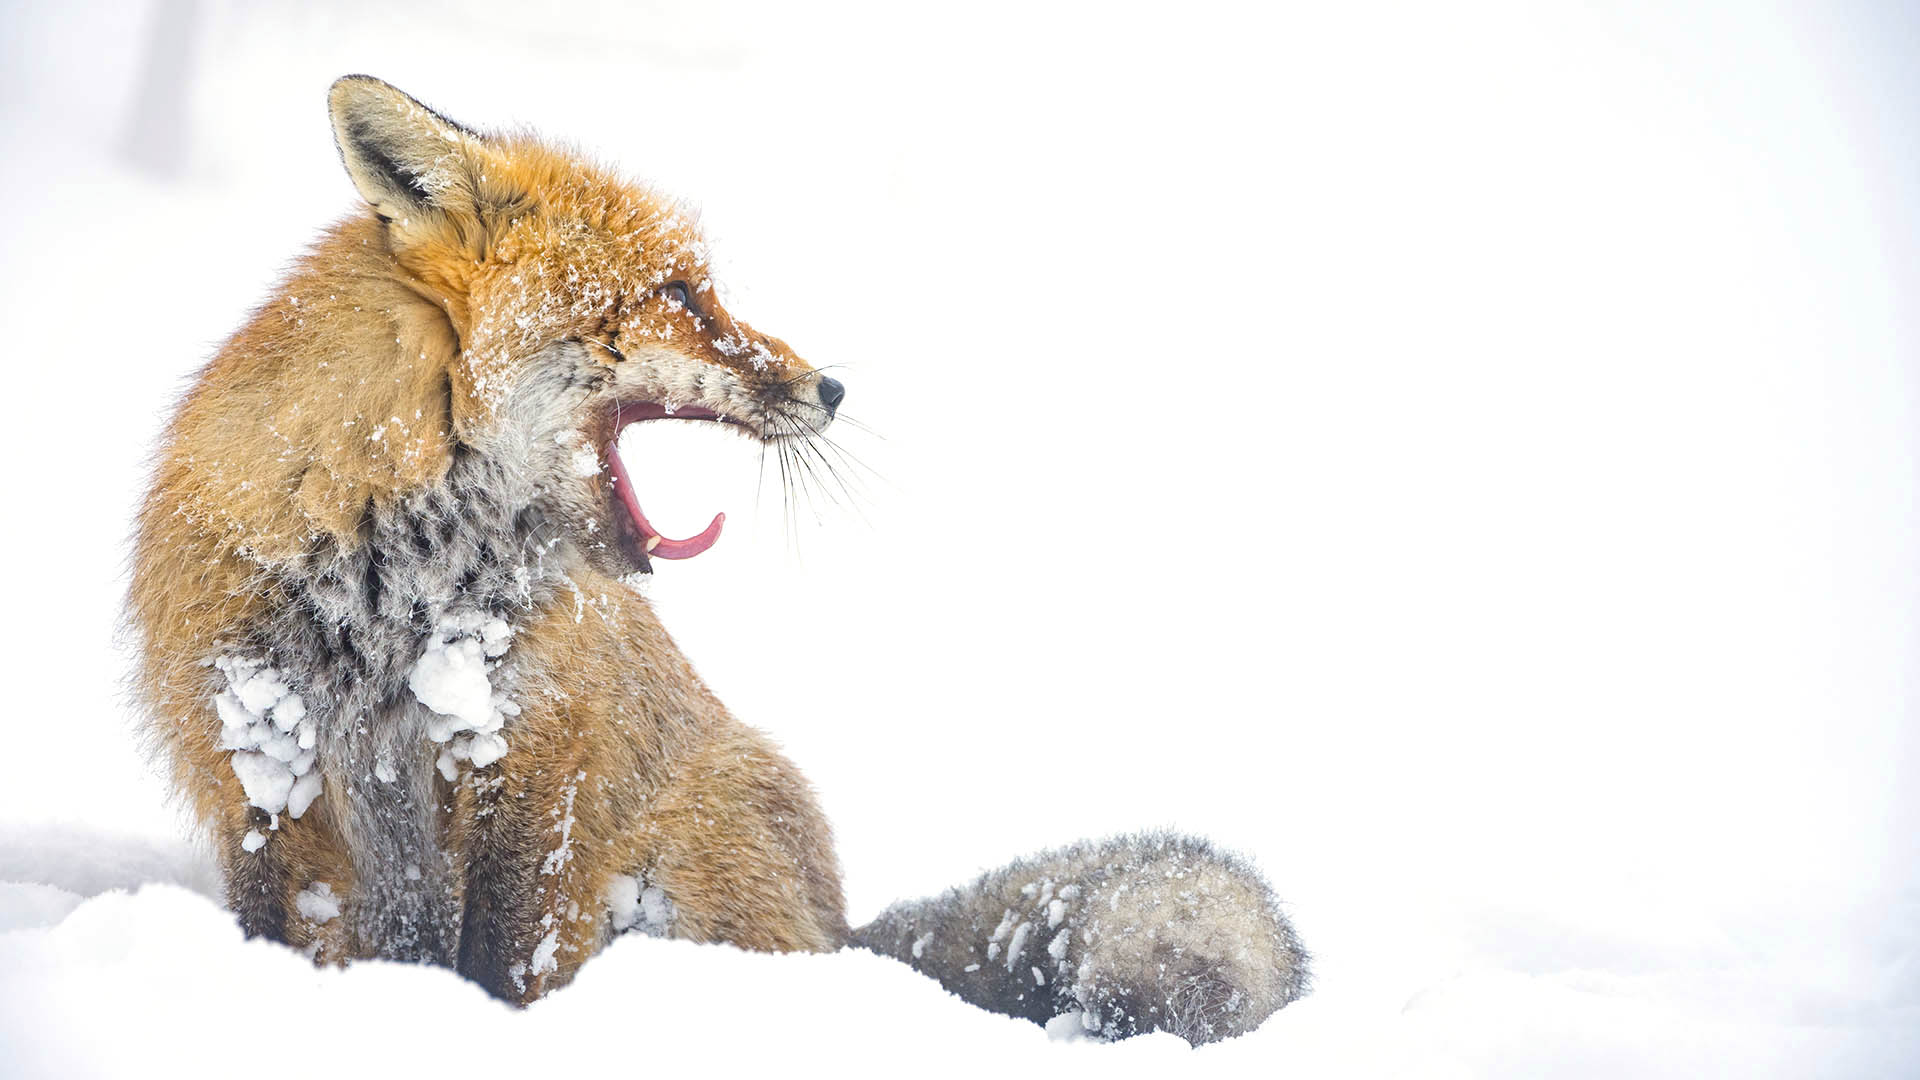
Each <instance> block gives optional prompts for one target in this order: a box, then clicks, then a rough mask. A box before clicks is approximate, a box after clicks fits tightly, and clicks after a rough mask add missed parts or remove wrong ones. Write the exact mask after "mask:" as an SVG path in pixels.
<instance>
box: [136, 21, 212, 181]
mask: <svg viewBox="0 0 1920 1080" xmlns="http://www.w3.org/2000/svg"><path fill="white" fill-rule="evenodd" d="M151 18H152V25H151V27H150V32H149V34H148V36H147V52H146V58H145V59H144V60H143V61H142V63H141V67H140V75H139V78H138V79H136V80H135V82H134V89H133V93H134V99H133V104H132V108H130V109H129V110H128V112H127V121H126V130H125V131H124V132H122V133H121V137H120V157H121V159H122V160H123V161H125V162H126V163H127V164H128V165H129V166H131V167H132V168H134V169H135V170H136V171H139V172H143V173H146V174H148V175H151V176H156V177H160V178H165V179H171V178H174V177H177V176H179V175H180V174H181V173H182V172H183V171H185V168H186V164H187V160H188V156H189V150H190V149H191V147H190V146H189V134H190V132H189V128H190V123H189V120H188V99H189V97H190V96H191V90H192V84H193V46H194V39H195V36H196V35H195V33H194V31H195V29H196V28H197V24H198V23H199V21H200V3H199V0H158V2H157V3H155V4H154V6H153V12H152V16H151Z"/></svg>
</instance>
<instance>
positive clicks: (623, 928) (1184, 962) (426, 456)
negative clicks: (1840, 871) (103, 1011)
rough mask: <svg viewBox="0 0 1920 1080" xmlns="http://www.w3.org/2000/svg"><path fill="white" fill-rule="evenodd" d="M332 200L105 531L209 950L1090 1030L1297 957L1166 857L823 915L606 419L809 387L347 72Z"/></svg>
mask: <svg viewBox="0 0 1920 1080" xmlns="http://www.w3.org/2000/svg"><path fill="white" fill-rule="evenodd" d="M328 104H329V108H330V113H331V118H332V124H333V134H334V138H335V140H336V142H337V144H338V147H339V151H340V158H341V160H342V162H343V163H344V164H345V166H346V171H347V175H348V176H349V177H350V178H351V180H352V182H353V185H354V187H355V188H356V189H357V190H358V192H359V194H360V196H361V197H362V198H363V199H364V200H365V202H366V207H365V209H363V210H361V211H359V212H356V213H354V214H352V215H350V216H349V217H347V218H345V219H344V220H342V221H341V222H339V223H338V224H336V225H335V226H333V227H332V228H331V229H329V230H328V231H327V232H326V233H325V234H324V235H323V236H322V237H321V239H320V240H319V242H318V243H317V244H316V245H315V246H314V248H313V249H312V250H311V251H310V252H309V253H308V254H307V255H306V256H305V257H304V258H302V259H301V260H300V261H299V263H298V264H297V265H296V266H295V267H294V268H293V270H292V271H291V273H290V275H289V276H288V278H287V279H286V280H285V282H284V283H283V284H282V285H281V286H280V287H279V288H278V289H277V290H275V292H274V294H273V295H272V297H271V298H270V299H269V300H268V301H267V302H266V303H265V304H264V305H262V306H261V307H260V308H259V309H258V310H257V311H255V312H254V313H253V315H252V317H251V318H250V319H249V320H248V321H247V323H246V324H245V325H244V326H243V327H242V328H241V329H240V330H239V332H237V333H236V334H235V335H234V336H233V338H232V339H231V340H229V341H228V342H227V343H226V344H225V345H224V346H223V347H222V348H221V349H220V351H219V353H218V354H217V355H216V356H215V357H214V358H213V360H212V362H211V363H209V364H208V365H207V366H206V368H205V369H204V370H203V371H202V372H201V373H200V375H199V378H198V382H197V383H196V385H195V386H194V387H193V389H192V390H191V391H190V392H189V393H188V394H187V396H186V397H185V399H184V400H183V401H182V402H181V404H180V406H179V409H178V411H177V413H176V415H175V416H174V418H173V420H172V423H171V425H170V426H169V427H168V429H167V433H166V437H165V446H164V450H163V452H162V454H161V455H160V459H159V462H158V464H157V467H156V469H155V472H154V477H153V483H152V488H151V491H150V492H149V494H148V496H147V498H146V501H145V504H144V506H143V508H142V511H141V516H140V521H139V530H138V538H137V547H136V550H135V553H134V559H133V582H132V589H131V594H130V597H129V608H130V614H131V618H132V623H133V626H134V628H135V631H136V633H137V635H138V643H139V648H140V666H139V669H138V689H139V694H140V697H141V699H142V703H143V705H144V712H145V732H146V734H147V736H148V737H149V739H150V740H151V742H152V744H153V747H154V749H155V750H156V752H157V754H158V755H159V757H160V759H161V760H162V762H163V764H164V767H165V768H166V769H167V770H168V772H169V775H170V777H171V780H172V784H173V786H174V788H175V789H176V790H177V792H178V793H179V794H180V796H181V797H182V798H183V799H184V800H185V801H186V802H187V804H188V805H189V807H190V808H191V810H192V811H193V813H194V815H195V816H196V818H197V820H198V821H199V822H200V823H201V824H202V826H203V827H204V828H205V830H206V831H207V833H208V835H209V837H210V838H211V840H212V842H213V843H214V845H215V847H216V849H217V852H218V856H219V861H220V865H221V869H222V873H223V875H224V880H225V892H226V901H227V903H228V905H229V906H230V907H231V908H232V909H233V911H234V912H235V913H236V915H237V916H238V918H239V921H240V924H241V926H242V927H243V928H244V930H245V931H246V932H247V933H248V934H249V935H254V936H260V937H266V938H270V939H273V940H276V941H281V942H285V943H286V944H288V945H291V946H294V947H296V948H300V949H303V950H306V951H307V953H308V954H309V955H310V956H312V957H313V958H314V959H315V960H316V961H318V962H322V963H344V962H346V961H349V960H352V959H356V958H363V957H382V958H389V959H397V960H411V961H419V962H425V963H432V964H439V965H444V966H447V967H450V968H453V969H454V970H456V971H458V972H459V973H460V974H462V975H464V976H466V977H467V978H470V979H472V980H474V981H476V982H478V983H479V984H480V985H482V986H483V987H485V988H486V989H487V990H488V991H490V992H491V993H493V994H495V995H497V996H499V997H501V998H504V999H506V1000H509V1001H512V1002H518V1003H526V1002H530V1001H532V1000H534V999H536V998H538V997H540V996H541V995H542V994H545V993H547V992H548V991H550V990H553V989H554V988H556V987H559V986H561V985H563V984H565V983H566V982H567V981H568V980H569V979H570V978H572V976H573V975H574V973H575V972H576V971H577V970H578V969H579V967H580V965H581V964H582V963H584V962H585V961H587V960H588V959H589V958H590V957H592V956H593V955H594V953H595V952H596V951H598V950H599V949H601V948H602V947H604V946H605V945H606V944H607V942H608V941H609V940H610V939H611V938H613V937H614V936H615V935H618V934H621V933H626V932H640V933H648V934H655V935H663V936H672V937H677V938H687V939H692V940H696V941H707V942H729V943H732V944H734V945H737V946H740V947H742V948H748V949H759V950H778V951H788V950H813V951H829V950H835V949H839V948H842V947H844V946H847V945H855V946H862V947H866V948H868V949H871V950H873V951H876V952H879V953H882V954H885V955H889V956H893V957H896V958H898V959H900V960H903V961H905V962H906V963H908V964H910V965H912V966H914V967H915V968H917V969H919V970H921V971H923V972H926V973H927V974H929V975H931V976H933V977H934V978H936V979H938V980H939V981H940V982H941V983H942V984H943V985H945V986H946V987H947V988H949V989H950V990H952V991H953V992H955V993H957V994H959V995H960V996H961V997H963V998H965V999H966V1000H968V1001H971V1002H974V1003H976V1004H979V1005H982V1006H984V1007H986V1008H989V1009H994V1010H997V1011H1000V1012H1004V1013H1008V1014H1011V1015H1015V1016H1021V1017H1026V1018H1029V1019H1032V1020H1035V1021H1038V1022H1041V1023H1048V1022H1050V1021H1054V1020H1058V1019H1059V1018H1061V1017H1068V1019H1067V1020H1066V1021H1064V1023H1067V1024H1070V1025H1077V1026H1078V1027H1080V1028H1083V1029H1084V1030H1085V1031H1087V1032H1090V1033H1092V1034H1093V1035H1095V1036H1096V1037H1101V1038H1122V1037H1125V1036H1128V1035H1132V1034H1136V1033H1139V1032H1144V1031H1153V1030H1167V1031H1173V1032H1175V1033H1177V1034H1179V1035H1181V1036H1183V1037H1185V1038H1186V1039H1188V1040H1189V1041H1190V1042H1195V1043H1198V1042H1204V1041H1208V1040H1213V1039H1219V1038H1224V1037H1227V1036H1231V1035H1236V1034H1240V1033H1242V1032H1245V1031H1248V1030H1251V1029H1252V1028H1253V1027H1255V1026H1256V1025H1258V1024H1259V1023H1260V1022H1262V1021H1263V1020H1264V1019H1265V1018H1266V1017H1267V1016H1268V1015H1270V1014H1271V1013H1272V1012H1273V1011H1274V1010H1276V1009H1278V1008H1280V1007H1281V1006H1283V1005H1285V1004H1286V1003H1288V1002H1289V1001H1292V1000H1294V999H1295V998H1296V997H1298V996H1299V995H1300V994H1301V993H1302V992H1303V991H1304V989H1305V987H1306V981H1307V969H1306V954H1305V952H1304V951H1303V950H1302V948H1301V947H1300V944H1299V942H1298V940H1297V939H1296V937H1295V934H1294V932H1293V930H1292V928H1291V926H1290V925H1289V924H1288V922H1287V921H1286V919H1285V918H1284V917H1283V916H1282V914H1281V912H1280V909H1279V907H1278V904H1277V902H1276V901H1275V899H1274V897H1273V894H1272V893H1271V892H1270V891H1269V889H1268V887H1267V886H1266V884H1265V883H1264V882H1263V881H1262V880H1261V879H1260V877H1259V876H1258V875H1257V874H1256V873H1254V872H1253V871H1252V870H1251V869H1250V868H1249V867H1248V866H1246V865H1245V864H1244V863H1241V862H1239V861H1237V860H1235V859H1233V858H1229V857H1227V856H1224V855H1222V854H1219V853H1216V852H1214V851H1213V850H1211V849H1210V848H1209V847H1208V846H1207V845H1206V844H1205V843H1203V842H1200V841H1197V840H1192V839H1188V838H1183V837H1178V836H1137V837H1128V838H1121V839H1117V840H1110V841H1107V842H1104V843H1098V844H1083V845H1080V846H1076V847H1070V848H1067V849H1064V850H1059V851H1054V852H1050V853H1047V854H1043V855H1038V856H1035V857H1032V858H1029V859H1026V860H1022V861H1020V862H1016V863H1014V864H1013V865H1011V866H1010V867H1008V868H1006V869H1004V870H1000V871H997V872H995V873H991V874H988V875H986V876H985V877H983V878H982V879H980V880H979V881H977V882H975V883H974V884H972V885H970V886H967V887H964V888H961V889H957V890H954V891H953V892H950V893H948V894H947V895H945V896H943V897H938V898H934V899H931V900H927V901H921V902H917V903H908V904H903V905H898V906H896V907H894V908H892V909H889V910H888V911H887V912H886V913H884V914H883V915H882V916H881V917H880V918H879V919H878V920H876V921H875V922H873V923H872V924H871V925H869V926H866V927H864V928H860V929H851V928H849V927H848V925H847V923H846V918H845V914H844V905H843V903H842V898H841V889H840V874H839V866H838V864H837V862H836V860H835V856H834V852H833V846H832V842H831V837H830V834H829V830H828V826H827V822H826V821H825V819H824V818H823V817H822V815H821V813H820V810H819V808H818V807H817V805H816V803H815V800H814V796H813V794H812V792H811V790H810V789H809V787H808V786H807V783H806V781H805V780H804V779H803V778H802V777H801V774H800V772H799V770H797V769H796V768H795V767H794V766H793V765H792V764H791V763H790V762H788V761H787V760H786V759H785V758H784V757H782V756H781V754H780V753H779V752H778V751H777V750H776V749H775V748H774V747H773V746H772V745H771V744H770V743H769V741H768V740H767V739H766V737H765V736H763V735H761V734H760V733H759V732H757V731H755V730H753V729H751V728H748V727H746V726H744V725H742V724H741V723H739V722H738V721H736V720H735V719H734V718H733V717H732V716H730V715H729V714H728V713H727V711H726V709H725V708H723V707H722V706H721V704H720V702H719V701H717V700H716V699H715V698H714V696H713V695H712V694H711V693H710V692H709V691H708V690H707V688H706V686H705V685H704V684H703V683H702V682H701V680H700V678H699V677H698V676H697V675H696V674H695V673H694V670H693V668H692V666H691V665H690V664H689V663H688V662H687V660H686V658H685V657H683V656H682V655H681V654H680V652H679V651H678V650H677V649H676V648H675V646H674V644H673V641H672V640H671V639H670V638H669V637H668V636H667V633H666V631H665V630H664V629H663V628H662V627H661V624H660V622H659V620H658V619H657V618H656V616H655V614H654V612H653V610H652V608H651V607H650V606H649V605H648V603H647V601H646V600H645V599H644V598H643V597H642V596H641V595H639V594H638V593H636V592H635V591H633V590H632V589H630V588H628V587H627V586H625V585H623V584H622V583H621V579H622V578H623V577H624V576H626V575H630V574H633V573H636V572H651V571H652V569H653V561H654V560H658V559H666V560H672V559H682V558H688V557H691V556H694V555H697V554H699V553H700V552H701V551H703V550H705V548H706V547H707V546H708V545H710V544H712V543H713V542H714V540H715V538H716V537H717V536H718V534H719V531H720V529H721V528H722V526H723V519H721V518H716V519H714V522H713V524H712V525H710V526H709V527H708V528H707V529H706V530H704V531H702V532H701V533H700V534H698V535H696V536H693V537H689V538H685V539H674V538H671V537H667V536H664V535H662V534H661V533H660V532H659V531H658V530H656V529H655V528H654V527H653V526H652V525H651V524H650V523H649V522H648V520H647V517H646V514H645V512H644V511H643V509H642V507H641V505H640V502H639V499H638V496H637V494H636V492H635V490H634V487H633V485H632V483H631V478H630V476H629V475H628V471H627V468H626V464H625V463H624V462H623V461H622V460H621V458H620V454H619V450H618V436H619V433H620V431H621V430H622V429H623V428H625V427H626V426H628V425H630V424H635V423H646V422H649V421H652V420H657V419H660V418H664V417H674V418H680V419H697V420H704V421H709V422H713V423H718V424H724V425H729V426H730V427H731V428H732V429H733V430H735V431H737V432H739V433H740V434H741V435H743V436H745V437H746V438H749V439H754V440H759V441H762V442H765V443H768V444H779V443H782V442H786V443H788V444H790V445H804V444H805V443H806V442H807V441H808V440H813V439H817V438H819V437H820V435H821V432H822V431H824V430H825V429H826V427H827V425H828V424H829V423H831V422H832V421H833V420H834V418H835V414H836V412H837V411H838V409H839V406H840V403H841V400H842V398H843V397H844V395H845V392H846V391H845V388H844V387H843V386H842V385H841V384H840V382H838V381H837V380H835V379H833V378H830V377H828V376H826V375H824V374H822V373H820V372H819V371H817V370H815V369H814V368H812V367H810V366H809V365H808V364H807V363H806V362H805V361H803V360H801V359H800V357H799V356H797V355H796V354H795V353H794V351H793V350H792V349H791V348H789V347H788V346H787V344H786V343H785V342H783V341H781V340H779V339H778V338H774V337H769V336H768V335H766V334H763V333H760V332H759V331H757V330H755V329H753V328H752V327H750V326H748V325H747V324H746V323H744V322H741V321H740V320H738V319H736V318H735V317H734V316H733V315H732V314H731V313H729V312H728V311H727V310H726V309H725V308H724V307H723V306H721V303H720V301H719V299H718V297H717V296H716V293H715V289H714V287H713V281H712V278H711V276H710V273H709V265H708V257H707V248H706V245H705V243H704V242H703V241H702V239H701V237H700V234H699V233H698V232H697V230H696V228H695V226H694V224H693V222H692V221H691V220H690V219H689V217H688V215H687V214H685V213H683V212H682V211H681V210H680V209H679V208H678V207H677V205H676V204H674V203H673V202H670V201H667V200H664V199H662V198H661V197H659V196H657V195H656V194H654V193H653V192H651V191H649V190H647V189H645V188H642V187H638V186H635V185H633V184H631V183H628V182H626V181H624V180H622V179H620V178H618V177H617V176H615V175H613V174H612V173H610V172H608V171H606V170H604V169H602V168H600V167H598V166H596V165H594V164H592V163H589V162H587V161H585V160H582V159H581V158H580V157H578V156H576V155H574V154H571V153H569V152H566V151H565V150H562V149H558V148H555V147H553V146H550V145H547V144H545V143H542V142H540V141H538V140H537V139H535V138H533V137H531V136H527V135H518V134H481V133H479V132H476V131H473V130H470V129H468V128H466V127H463V126H461V125H459V124H456V123H454V122H453V121H451V120H449V119H447V118H446V117H445V116H442V115H441V114H439V113H437V112H434V111H433V110H431V109H429V108H427V107H425V106H424V105H422V104H420V103H419V102H417V101H415V100H414V99H413V98H411V97H408V96H407V95H405V94H403V93H401V92H400V91H398V90H396V89H394V88H393V87H391V86H389V85H387V84H386V83H384V82H381V81H379V80H377V79H372V78H367V77H364V76H348V77H346V78H343V79H341V80H339V81H338V82H336V83H334V84H333V87H332V89H331V91H330V92H329V96H328Z"/></svg>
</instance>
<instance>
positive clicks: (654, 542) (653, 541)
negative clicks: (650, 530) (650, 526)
mask: <svg viewBox="0 0 1920 1080" xmlns="http://www.w3.org/2000/svg"><path fill="white" fill-rule="evenodd" d="M659 546H660V538H659V537H657V536H649V537H647V554H649V555H651V554H653V549H654V548H657V547H659Z"/></svg>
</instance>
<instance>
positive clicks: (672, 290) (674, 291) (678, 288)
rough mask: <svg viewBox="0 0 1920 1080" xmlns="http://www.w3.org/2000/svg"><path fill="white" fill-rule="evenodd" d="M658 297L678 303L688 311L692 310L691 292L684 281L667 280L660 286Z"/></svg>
mask: <svg viewBox="0 0 1920 1080" xmlns="http://www.w3.org/2000/svg"><path fill="white" fill-rule="evenodd" d="M660 297H661V299H663V300H666V301H667V302H668V303H672V304H679V305H680V306H681V307H683V308H686V309H687V310H688V311H692V310H693V293H692V292H690V291H688V289H687V283H686V282H684V281H669V282H667V283H666V284H665V285H662V286H660Z"/></svg>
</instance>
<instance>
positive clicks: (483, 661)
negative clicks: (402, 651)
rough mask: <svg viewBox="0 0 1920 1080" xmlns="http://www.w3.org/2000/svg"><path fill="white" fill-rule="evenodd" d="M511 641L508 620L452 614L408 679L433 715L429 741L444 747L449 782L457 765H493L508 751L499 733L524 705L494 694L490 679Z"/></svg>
mask: <svg viewBox="0 0 1920 1080" xmlns="http://www.w3.org/2000/svg"><path fill="white" fill-rule="evenodd" d="M512 637H513V628H512V627H510V626H508V625H507V624H506V622H505V620H502V619H498V618H490V617H488V616H485V615H482V614H481V613H480V612H477V611H467V612H462V613H460V614H458V615H450V616H448V617H447V618H444V619H442V620H441V621H440V625H439V626H438V627H436V628H435V630H434V634H433V638H432V640H430V641H429V642H428V643H427V648H426V651H425V652H423V653H421V655H420V659H419V660H418V661H417V662H416V663H415V664H414V665H413V670H412V671H411V672H410V673H409V674H408V675H407V688H408V689H410V690H412V691H413V696H414V697H416V698H418V699H419V700H420V703H421V704H422V705H425V706H426V707H427V708H429V709H432V710H433V712H434V718H433V720H432V721H431V722H429V723H428V725H427V738H429V739H432V740H433V741H434V742H436V743H444V744H446V749H445V750H442V751H441V752H440V759H439V761H438V763H437V764H438V766H439V769H440V774H441V775H442V776H445V777H446V778H447V779H448V780H454V779H456V778H458V776H459V766H458V764H457V763H458V762H461V761H470V762H472V763H473V764H474V765H475V766H486V765H491V764H493V763H494V762H496V761H498V760H500V758H501V757H502V756H503V755H505V754H506V752H507V740H506V739H505V737H503V736H502V735H501V734H500V729H501V728H502V727H504V726H505V725H506V722H507V717H509V716H516V715H518V714H519V712H520V707H519V706H518V705H515V704H514V703H513V702H512V701H510V700H508V699H507V697H506V696H505V695H503V694H498V693H495V692H494V689H493V683H492V682H491V681H490V680H489V679H488V677H487V675H488V672H489V671H490V670H491V665H490V664H489V661H494V660H498V659H499V658H500V657H501V656H502V655H504V654H505V653H506V651H507V645H508V644H509V642H510V640H511V639H512Z"/></svg>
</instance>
